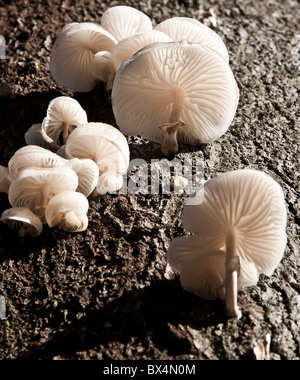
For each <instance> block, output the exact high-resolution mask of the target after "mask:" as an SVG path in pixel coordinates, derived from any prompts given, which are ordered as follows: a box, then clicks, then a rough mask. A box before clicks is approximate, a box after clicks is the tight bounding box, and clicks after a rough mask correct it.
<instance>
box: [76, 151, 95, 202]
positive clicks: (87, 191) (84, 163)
mask: <svg viewBox="0 0 300 380" xmlns="http://www.w3.org/2000/svg"><path fill="white" fill-rule="evenodd" d="M69 167H70V168H71V169H73V170H74V172H75V173H76V174H77V176H78V187H77V189H76V191H77V192H79V193H82V194H83V195H85V196H86V197H88V196H89V195H91V194H92V192H93V191H94V190H95V187H96V186H97V184H98V180H99V168H98V165H97V164H96V163H95V162H94V161H93V160H90V159H87V158H85V159H79V158H72V159H70V160H69Z"/></svg>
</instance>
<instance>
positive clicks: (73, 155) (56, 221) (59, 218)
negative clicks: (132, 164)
mask: <svg viewBox="0 0 300 380" xmlns="http://www.w3.org/2000/svg"><path fill="white" fill-rule="evenodd" d="M25 141H26V143H27V144H28V145H27V146H24V147H22V148H20V149H19V150H17V151H16V152H15V154H14V155H13V156H12V157H11V159H10V161H9V163H8V167H4V166H0V191H1V192H6V193H8V199H9V202H10V204H11V206H12V208H10V209H8V210H6V211H4V212H3V213H2V215H1V221H2V222H4V223H7V224H8V225H9V226H10V227H11V228H14V229H18V230H19V234H20V235H21V236H24V235H25V234H26V233H29V235H31V236H38V235H39V234H40V233H41V232H42V228H43V224H44V223H47V224H48V225H49V226H50V227H54V226H58V227H60V228H62V229H64V230H66V231H69V232H80V231H83V230H85V229H86V228H87V225H88V217H87V212H88V208H89V202H88V199H87V198H88V197H89V196H90V195H91V194H93V195H97V194H106V193H108V192H113V191H116V190H119V189H120V188H121V187H122V185H123V176H122V175H123V174H124V173H126V171H127V167H128V165H129V147H128V144H127V140H126V138H125V137H124V135H123V134H122V133H121V132H119V131H118V130H117V129H116V128H114V127H113V126H111V125H109V124H104V123H88V121H87V116H86V113H85V111H84V110H83V109H82V108H81V106H80V104H79V103H78V102H77V101H76V100H74V99H72V98H69V97H66V96H62V97H58V98H55V99H53V100H52V101H51V102H50V104H49V107H48V110H47V116H46V117H45V119H44V120H43V122H42V123H41V124H35V125H33V126H32V127H31V128H29V130H28V131H27V132H26V134H25Z"/></svg>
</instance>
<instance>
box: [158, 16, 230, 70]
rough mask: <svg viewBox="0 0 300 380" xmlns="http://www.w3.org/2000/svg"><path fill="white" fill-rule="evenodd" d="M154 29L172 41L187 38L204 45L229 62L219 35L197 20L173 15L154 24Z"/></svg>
mask: <svg viewBox="0 0 300 380" xmlns="http://www.w3.org/2000/svg"><path fill="white" fill-rule="evenodd" d="M154 29H155V30H159V31H161V32H163V33H165V34H167V35H168V36H170V37H171V38H172V40H173V41H182V40H187V41H189V42H195V43H199V44H201V45H203V46H206V47H208V48H210V49H212V50H214V51H216V52H217V53H219V54H220V55H221V56H222V57H223V58H224V59H225V61H226V62H227V63H228V62H229V55H228V50H227V48H226V45H225V44H224V42H223V40H222V39H221V37H220V36H219V35H218V34H217V33H216V32H214V31H213V30H212V29H210V28H209V27H208V26H206V25H204V24H202V23H201V22H200V21H198V20H195V19H193V18H188V17H173V18H170V19H168V20H165V21H163V22H161V23H160V24H158V25H156V27H155V28H154Z"/></svg>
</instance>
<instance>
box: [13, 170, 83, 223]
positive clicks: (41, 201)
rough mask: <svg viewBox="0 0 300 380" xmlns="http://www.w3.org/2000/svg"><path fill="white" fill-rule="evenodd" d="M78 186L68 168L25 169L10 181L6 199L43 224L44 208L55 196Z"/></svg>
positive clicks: (75, 176)
mask: <svg viewBox="0 0 300 380" xmlns="http://www.w3.org/2000/svg"><path fill="white" fill-rule="evenodd" d="M77 186H78V177H77V175H76V173H75V172H74V171H73V170H72V169H70V168H68V167H64V166H62V167H55V168H31V167H30V168H25V169H23V170H21V171H20V172H19V174H18V175H17V176H16V178H15V179H14V180H13V181H12V183H11V185H10V187H9V192H8V199H9V202H10V204H11V205H12V206H13V207H27V208H29V209H30V210H31V211H32V212H33V213H34V214H36V215H37V216H38V217H39V218H40V219H41V220H42V222H44V214H45V208H46V206H47V204H48V202H49V200H50V199H51V198H52V197H53V196H54V195H56V194H58V193H60V192H63V191H66V190H70V191H75V190H76V188H77Z"/></svg>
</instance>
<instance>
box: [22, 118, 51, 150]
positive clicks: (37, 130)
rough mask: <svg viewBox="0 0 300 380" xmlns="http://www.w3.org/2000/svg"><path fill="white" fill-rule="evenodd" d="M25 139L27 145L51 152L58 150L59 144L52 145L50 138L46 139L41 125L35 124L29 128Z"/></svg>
mask: <svg viewBox="0 0 300 380" xmlns="http://www.w3.org/2000/svg"><path fill="white" fill-rule="evenodd" d="M24 139H25V142H26V144H27V145H37V146H41V147H42V148H46V149H49V150H51V151H55V150H57V144H56V143H52V142H51V141H49V139H48V138H45V137H44V133H42V124H41V123H38V124H33V125H32V126H31V127H30V128H28V130H27V131H26V133H25V135H24Z"/></svg>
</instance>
